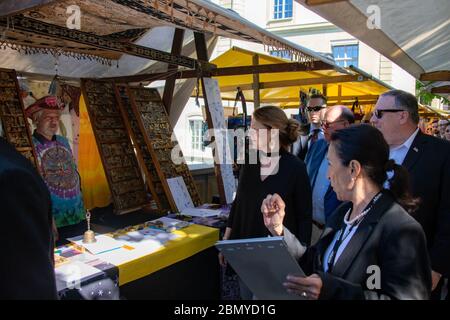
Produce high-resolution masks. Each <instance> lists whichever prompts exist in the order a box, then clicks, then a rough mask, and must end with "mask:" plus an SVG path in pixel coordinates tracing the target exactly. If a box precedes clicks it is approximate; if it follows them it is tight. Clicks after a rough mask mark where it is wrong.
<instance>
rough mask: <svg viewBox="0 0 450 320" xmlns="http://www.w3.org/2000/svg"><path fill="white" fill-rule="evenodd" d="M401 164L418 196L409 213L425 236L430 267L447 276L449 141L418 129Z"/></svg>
mask: <svg viewBox="0 0 450 320" xmlns="http://www.w3.org/2000/svg"><path fill="white" fill-rule="evenodd" d="M403 166H404V167H406V169H407V170H408V172H409V175H410V180H411V181H410V182H411V189H412V193H413V195H414V196H415V197H419V198H420V199H421V203H420V204H419V209H418V210H417V211H416V212H413V213H412V214H411V215H412V216H413V217H414V218H415V219H416V220H417V221H418V222H419V223H420V224H421V225H422V228H423V230H424V231H425V235H426V237H427V243H428V249H429V253H430V257H431V264H432V268H433V270H434V271H437V272H439V273H441V274H444V275H445V276H447V277H448V276H450V142H448V141H445V140H442V139H438V138H435V137H432V136H429V135H426V134H423V133H422V132H421V131H419V132H418V134H417V136H416V138H415V139H414V141H413V143H412V145H411V147H410V148H409V151H408V153H407V154H406V157H405V160H404V161H403Z"/></svg>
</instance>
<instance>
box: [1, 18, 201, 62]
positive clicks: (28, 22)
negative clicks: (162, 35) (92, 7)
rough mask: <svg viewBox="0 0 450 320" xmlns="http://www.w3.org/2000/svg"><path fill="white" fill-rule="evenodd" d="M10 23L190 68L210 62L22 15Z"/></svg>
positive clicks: (39, 32)
mask: <svg viewBox="0 0 450 320" xmlns="http://www.w3.org/2000/svg"><path fill="white" fill-rule="evenodd" d="M7 25H8V21H7V19H6V18H0V26H3V27H6V26H7ZM9 25H10V26H11V25H13V26H14V29H17V30H20V31H23V32H25V33H32V34H39V35H42V36H46V37H50V38H54V39H60V40H65V41H72V42H76V43H81V44H84V45H87V46H91V47H95V48H100V49H104V50H109V51H115V52H120V53H126V54H129V55H132V56H136V57H141V58H145V59H150V60H155V61H160V62H165V63H169V64H174V65H178V66H183V67H187V68H190V69H197V67H198V65H199V64H202V65H204V66H205V68H208V67H209V66H208V65H209V63H207V62H205V61H202V62H199V61H197V60H195V59H192V58H189V57H184V56H175V55H172V54H170V53H168V52H165V51H161V50H156V49H152V48H148V47H144V46H139V45H136V44H134V43H128V42H121V41H117V40H114V39H111V38H108V37H105V36H98V35H95V34H92V33H88V32H83V31H79V30H75V29H67V28H64V27H60V26H57V25H53V24H49V23H45V22H42V21H39V20H35V19H30V18H26V17H22V16H14V17H10V18H9Z"/></svg>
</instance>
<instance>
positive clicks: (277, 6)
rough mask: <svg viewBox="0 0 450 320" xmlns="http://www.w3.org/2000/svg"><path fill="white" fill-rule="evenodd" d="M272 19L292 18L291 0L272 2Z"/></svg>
mask: <svg viewBox="0 0 450 320" xmlns="http://www.w3.org/2000/svg"><path fill="white" fill-rule="evenodd" d="M273 18H274V19H287V18H292V0H273Z"/></svg>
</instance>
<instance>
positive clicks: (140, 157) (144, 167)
mask: <svg viewBox="0 0 450 320" xmlns="http://www.w3.org/2000/svg"><path fill="white" fill-rule="evenodd" d="M119 87H123V88H124V90H125V91H126V93H127V96H128V90H127V86H126V85H124V84H115V85H114V92H115V95H116V99H117V103H118V106H119V110H120V113H121V114H122V118H123V119H124V123H125V127H126V129H127V131H128V134H129V136H130V137H131V140H132V141H133V143H134V144H135V145H138V139H137V138H136V135H135V133H134V131H133V129H132V128H131V119H130V118H129V117H128V113H127V111H126V110H125V106H124V105H123V103H122V102H123V101H122V98H121V96H120V92H119ZM128 99H130V97H129V96H128ZM130 106H131V103H130ZM133 114H134V112H133ZM136 121H138V120H137V119H136ZM139 129H140V128H139ZM141 134H142V131H141ZM143 136H144V139H145V135H144V134H143ZM149 152H150V150H149ZM136 155H137V160H138V162H139V164H140V165H141V168H142V170H143V171H144V174H145V175H146V177H147V179H146V183H147V186H148V187H149V189H150V192H151V194H152V197H153V199H154V200H155V202H156V205H157V206H158V209H159V211H160V213H163V212H164V210H165V208H163V207H162V204H161V201H160V199H159V196H158V194H157V193H156V188H155V186H154V184H153V175H152V174H151V173H150V171H149V170H148V168H147V164H146V163H145V160H144V157H143V155H142V151H141V149H140V148H139V147H136ZM152 162H153V161H152ZM153 165H154V164H153Z"/></svg>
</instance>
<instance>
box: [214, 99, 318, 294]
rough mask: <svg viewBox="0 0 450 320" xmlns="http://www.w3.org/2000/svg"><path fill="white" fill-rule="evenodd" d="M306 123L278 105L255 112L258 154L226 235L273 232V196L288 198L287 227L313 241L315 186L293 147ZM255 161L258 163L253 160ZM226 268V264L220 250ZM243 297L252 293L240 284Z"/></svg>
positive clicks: (246, 172) (247, 169) (253, 137)
mask: <svg viewBox="0 0 450 320" xmlns="http://www.w3.org/2000/svg"><path fill="white" fill-rule="evenodd" d="M299 130H300V124H299V123H298V122H297V121H296V120H294V119H288V117H287V116H286V114H285V113H284V112H283V110H281V109H280V108H278V107H274V106H266V107H261V108H259V109H256V110H255V112H254V113H253V117H252V123H251V129H250V141H251V143H250V145H251V149H252V150H253V151H255V150H256V152H252V151H251V152H250V155H252V154H253V155H256V156H255V157H253V159H252V156H250V157H249V159H247V161H246V164H245V165H244V166H243V168H242V171H241V174H240V178H239V184H238V189H237V192H236V198H235V200H234V202H233V205H232V208H231V212H230V217H229V220H228V225H227V228H226V231H225V234H224V237H223V239H224V240H227V239H245V238H257V237H265V236H268V235H270V232H269V230H268V229H267V228H266V227H265V225H264V221H263V217H262V216H261V203H262V201H263V200H264V198H265V197H266V196H267V195H268V194H274V193H277V194H279V195H281V196H282V198H283V199H285V201H286V203H288V204H289V205H287V206H286V207H287V208H288V209H287V210H286V217H285V222H284V223H285V225H286V226H289V227H288V228H289V230H291V231H292V232H293V234H295V235H296V237H297V238H298V239H299V240H300V241H301V242H302V243H303V244H304V245H309V243H310V240H311V224H312V217H311V214H312V213H311V210H312V209H311V207H312V205H311V187H310V183H309V179H308V175H307V172H306V167H305V164H304V163H303V161H302V160H300V159H299V158H298V157H296V156H294V155H292V154H291V153H290V152H289V151H288V150H289V148H290V145H291V144H292V143H293V142H295V141H296V140H297V138H298V136H299V134H300V133H299ZM252 160H253V161H252ZM219 261H220V263H221V265H222V266H225V265H226V262H225V260H224V259H223V256H222V254H219ZM240 289H241V297H242V298H243V299H251V297H252V294H251V293H250V292H249V290H248V289H247V288H246V287H245V286H244V285H243V283H241V282H240Z"/></svg>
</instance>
